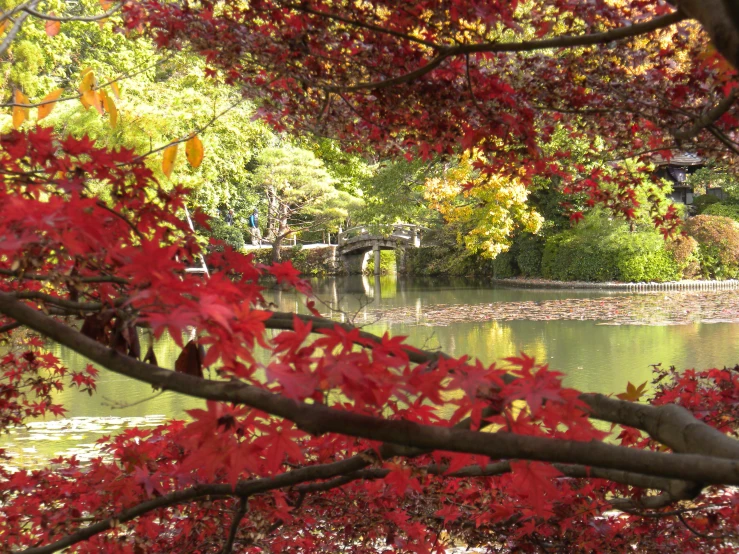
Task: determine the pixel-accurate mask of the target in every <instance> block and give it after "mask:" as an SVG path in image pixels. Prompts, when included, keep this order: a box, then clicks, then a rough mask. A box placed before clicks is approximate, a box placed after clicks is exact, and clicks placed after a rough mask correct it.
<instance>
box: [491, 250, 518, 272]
mask: <svg viewBox="0 0 739 554" xmlns="http://www.w3.org/2000/svg"><path fill="white" fill-rule="evenodd" d="M492 270H493V275H492V276H493V278H494V279H508V278H510V277H515V276H516V275H517V273H518V272H517V271H516V266H515V259H514V257H513V254H512V253H511V252H501V253H500V254H498V255H497V256H496V257H495V258H493V260H492Z"/></svg>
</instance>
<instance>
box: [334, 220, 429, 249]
mask: <svg viewBox="0 0 739 554" xmlns="http://www.w3.org/2000/svg"><path fill="white" fill-rule="evenodd" d="M424 229H425V227H422V226H420V225H414V224H412V223H388V224H370V225H357V226H356V227H351V228H349V229H346V230H345V231H339V246H343V245H345V244H346V243H347V242H349V241H351V240H353V239H363V238H378V237H381V238H396V239H401V240H404V241H406V242H408V243H410V244H412V245H413V246H416V247H418V246H421V237H422V235H423V231H424Z"/></svg>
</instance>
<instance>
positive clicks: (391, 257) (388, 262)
mask: <svg viewBox="0 0 739 554" xmlns="http://www.w3.org/2000/svg"><path fill="white" fill-rule="evenodd" d="M395 268H396V265H395V252H393V251H392V250H380V274H382V275H388V274H390V273H395ZM366 273H368V274H370V275H373V274H374V273H375V257H374V255H370V259H369V262H368V263H367V270H366Z"/></svg>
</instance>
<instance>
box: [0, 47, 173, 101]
mask: <svg viewBox="0 0 739 554" xmlns="http://www.w3.org/2000/svg"><path fill="white" fill-rule="evenodd" d="M172 57H173V55H172V54H169V55H167V56H164V57H162V58H160V59H158V60H157V61H155V62H154V63H152V64H147V65H144V64H143V63H141V64H138V65H137V66H135V67H133V68H131V70H130V71H126V72H125V73H122V74H120V75H119V76H118V77H115V78H114V79H111V80H109V81H106V82H105V83H101V84H99V85H97V86H96V87H95V88H94V90H100V89H104V88H105V87H108V86H110V85H112V84H113V83H117V82H120V81H123V80H125V79H130V78H131V77H135V76H136V75H140V74H141V73H144V72H146V71H149V70H150V69H153V68H155V67H157V66H158V65H161V64H163V63H165V62H167V61H169V60H170V59H172ZM142 66H144V67H142ZM80 98H82V93H78V94H75V95H74V96H65V97H64V98H57V99H56V100H46V101H45V102H32V103H29V104H22V103H17V102H6V103H4V104H0V107H2V108H13V107H16V106H17V107H19V108H37V107H39V106H45V105H47V104H55V103H58V102H69V101H72V100H79V99H80Z"/></svg>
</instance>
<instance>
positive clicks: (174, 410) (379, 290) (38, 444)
mask: <svg viewBox="0 0 739 554" xmlns="http://www.w3.org/2000/svg"><path fill="white" fill-rule="evenodd" d="M313 284H314V291H315V293H316V295H317V296H318V297H319V298H320V299H322V301H323V303H322V304H319V310H320V311H322V312H324V313H326V314H331V316H332V317H334V318H336V319H337V320H344V321H353V322H354V323H355V324H357V325H361V326H363V327H364V328H365V330H367V331H370V332H375V333H380V334H381V333H383V332H384V331H386V330H388V331H390V333H391V334H394V335H404V336H407V337H408V341H409V342H410V343H411V344H413V345H415V346H418V347H421V348H426V349H441V350H443V351H445V352H447V353H449V354H452V355H457V356H461V355H463V354H468V355H470V356H472V357H477V358H479V359H480V360H482V361H483V362H486V363H492V362H495V361H497V360H501V359H502V358H504V357H506V356H512V355H516V354H518V353H519V352H522V351H523V352H526V353H527V354H529V355H533V356H535V357H536V358H537V360H542V361H546V362H547V363H549V364H550V366H551V367H552V368H554V369H557V370H558V371H561V372H563V373H564V374H565V375H566V377H565V383H566V384H567V385H569V386H572V387H575V388H578V389H580V390H583V391H592V392H603V393H611V392H621V391H623V390H625V388H626V384H627V382H629V381H631V382H632V383H642V382H644V381H646V380H648V379H649V376H650V371H651V370H650V365H651V364H656V363H662V364H663V365H675V366H677V367H680V368H691V367H696V368H705V367H714V366H725V365H727V366H729V365H730V366H733V365H736V364H737V363H739V324H737V323H736V322H739V293H735V292H726V291H724V292H720V293H703V294H697V295H696V294H679V293H670V294H657V295H636V294H633V295H629V294H622V293H618V294H614V293H608V292H603V291H551V290H539V291H535V290H524V289H507V288H494V287H491V286H489V285H485V284H480V283H473V282H469V281H457V282H439V281H430V280H425V281H424V280H415V281H400V280H397V279H395V278H394V277H392V276H391V277H382V278H373V277H369V278H367V277H352V278H343V279H327V280H320V281H314V283H313ZM268 296H269V297H270V299H271V300H272V301H273V302H274V303H275V304H277V305H278V306H279V309H280V310H284V311H291V310H295V309H299V308H300V306H299V302H300V299H299V298H298V297H297V296H296V295H294V294H291V293H286V292H277V291H270V292H269V294H268ZM332 308H334V309H337V310H338V311H333V312H332ZM178 351H179V349H178V347H177V346H176V345H175V343H174V341H172V340H165V341H161V342H160V343H159V344H157V345H156V354H157V358H158V360H159V362H160V364H161V365H163V366H165V367H170V368H171V367H172V366H173V365H174V360H175V359H176V357H177V354H178ZM56 354H57V355H59V356H60V357H61V358H62V360H63V361H64V362H65V363H66V364H67V365H68V367H70V368H79V367H84V365H86V363H87V362H86V360H85V359H84V358H82V357H81V356H79V355H77V354H75V353H74V352H70V351H66V350H64V349H59V350H57V351H56ZM97 386H98V392H97V393H96V394H95V395H93V396H92V397H89V396H87V395H85V394H80V393H78V392H76V391H73V390H67V391H64V392H63V393H61V394H60V396H59V400H61V401H62V402H63V403H64V405H65V407H66V408H67V409H68V410H69V411H68V413H67V414H66V415H67V417H66V418H64V419H57V420H52V419H48V420H46V421H37V422H32V423H31V424H29V426H28V427H27V428H24V429H17V430H15V431H14V432H13V433H12V434H11V435H10V436H8V437H6V438H5V439H3V440H2V446H3V447H4V448H6V449H7V450H8V451H9V452H10V453H11V455H13V456H14V459H13V463H12V465H13V466H16V467H23V466H33V465H36V464H39V463H42V462H43V461H44V460H47V459H49V458H52V457H55V456H58V455H60V454H64V455H70V454H76V455H77V456H78V457H79V458H80V459H81V460H84V459H86V458H88V457H90V456H94V455H97V450H96V447H95V444H94V443H95V441H96V440H97V439H99V438H100V437H101V436H104V435H109V434H115V433H116V432H118V431H120V430H121V429H123V428H125V427H128V426H134V425H137V426H154V425H158V424H159V423H161V422H162V421H164V420H165V419H167V418H185V417H187V415H186V413H185V411H186V410H188V409H192V408H196V407H202V405H203V402H202V401H200V400H197V399H192V398H187V397H182V396H179V395H176V394H174V393H163V394H159V395H156V396H155V394H156V393H154V392H153V391H152V390H151V387H150V386H148V385H145V384H141V383H137V382H134V381H131V380H129V379H126V378H123V377H119V376H117V375H115V374H112V373H110V372H107V371H105V370H102V371H101V374H100V377H99V379H98V382H97Z"/></svg>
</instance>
